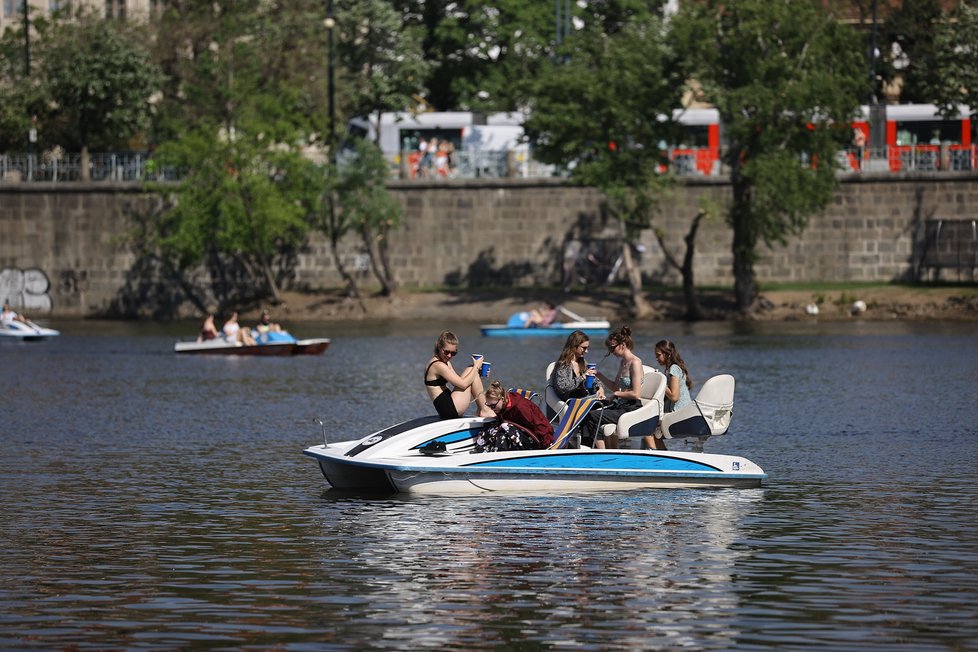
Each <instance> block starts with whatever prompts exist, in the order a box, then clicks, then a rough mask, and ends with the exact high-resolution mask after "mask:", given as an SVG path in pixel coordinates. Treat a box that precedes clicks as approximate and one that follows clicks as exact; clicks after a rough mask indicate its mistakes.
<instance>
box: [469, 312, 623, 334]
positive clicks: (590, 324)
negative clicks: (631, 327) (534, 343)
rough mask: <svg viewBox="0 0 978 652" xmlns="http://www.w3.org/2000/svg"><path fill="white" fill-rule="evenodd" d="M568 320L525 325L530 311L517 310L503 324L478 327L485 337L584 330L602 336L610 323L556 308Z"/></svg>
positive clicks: (564, 332)
mask: <svg viewBox="0 0 978 652" xmlns="http://www.w3.org/2000/svg"><path fill="white" fill-rule="evenodd" d="M557 309H558V310H559V311H560V312H561V313H562V314H563V316H564V317H567V318H568V319H569V321H562V322H561V321H554V322H553V323H552V324H550V325H549V326H532V327H527V326H524V324H526V323H527V321H528V320H529V319H530V313H528V312H517V313H514V314H512V315H510V317H509V319H508V320H507V321H506V323H505V324H482V325H481V326H479V329H480V330H481V331H482V334H483V335H485V336H486V337H534V336H536V337H539V336H551V337H552V336H564V337H566V336H567V335H569V334H570V333H572V332H573V331H577V330H580V331H584V332H585V333H587V334H588V335H589V336H592V337H602V336H605V335H607V334H608V330H609V329H610V328H611V324H610V323H609V322H608V320H607V319H604V318H602V317H581V316H580V315H578V314H576V313H573V312H571V311H570V310H568V309H566V308H564V307H562V306H561V307H558V308H557Z"/></svg>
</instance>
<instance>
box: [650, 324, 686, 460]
mask: <svg viewBox="0 0 978 652" xmlns="http://www.w3.org/2000/svg"><path fill="white" fill-rule="evenodd" d="M655 360H656V362H658V363H659V366H661V367H662V373H664V374H665V375H666V396H665V401H663V406H662V411H663V412H675V411H676V410H678V409H680V408H683V407H686V406H687V405H689V404H690V403H692V402H693V399H692V398H691V397H690V395H689V390H691V389H692V388H693V379H692V378H690V377H689V371H687V370H686V363H685V362H684V361H683V357H682V356H681V355H679V350H678V349H677V348H676V345H675V344H673V343H672V342H670V341H669V340H659V341H658V342H656V343H655ZM642 441H643V442H644V443H645V445H646V446H648V447H649V448H655V449H658V450H666V442H665V440H663V439H657V438H656V437H653V436H652V435H646V436H645V437H643V438H642Z"/></svg>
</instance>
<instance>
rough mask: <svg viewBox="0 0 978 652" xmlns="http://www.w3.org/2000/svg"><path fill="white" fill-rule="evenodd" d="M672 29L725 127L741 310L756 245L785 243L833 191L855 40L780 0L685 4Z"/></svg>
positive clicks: (854, 104) (752, 283) (851, 90)
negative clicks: (693, 65) (761, 243)
mask: <svg viewBox="0 0 978 652" xmlns="http://www.w3.org/2000/svg"><path fill="white" fill-rule="evenodd" d="M674 29H675V30H676V32H677V37H678V38H677V40H678V42H680V43H682V44H683V46H682V50H683V53H684V55H685V56H686V57H688V58H689V60H690V61H692V62H694V64H695V66H696V70H695V73H694V76H695V78H696V80H697V81H698V82H699V84H700V87H701V89H702V94H703V97H704V99H706V100H707V101H709V102H711V103H712V104H713V105H715V106H716V107H717V109H718V110H719V113H720V120H721V122H722V123H723V125H724V130H725V131H724V136H725V138H726V141H727V151H726V161H727V164H728V165H729V168H730V180H731V184H732V189H733V196H732V200H731V204H730V209H729V213H728V215H727V221H728V223H729V224H730V226H731V228H732V229H733V275H734V289H735V293H736V298H737V306H738V308H739V309H740V310H741V311H742V312H747V311H749V310H750V308H751V307H752V305H753V304H754V301H755V300H756V298H757V281H756V278H755V273H754V262H755V261H756V259H757V246H758V244H759V243H760V242H764V243H765V244H766V245H768V246H770V245H772V244H773V243H775V242H779V243H785V242H786V238H787V237H788V236H789V235H792V234H798V233H800V232H801V231H802V230H803V229H804V227H805V224H806V220H807V217H808V216H809V215H810V214H812V213H813V212H815V211H818V210H820V209H821V208H823V207H824V206H826V204H827V203H828V202H829V201H830V200H831V198H832V195H833V192H834V190H835V188H836V185H837V183H838V182H837V179H836V169H835V163H834V161H835V156H836V154H837V152H838V151H839V150H840V149H841V148H842V147H843V146H845V145H846V144H847V143H848V141H849V138H850V135H851V128H850V127H849V125H850V124H851V121H852V119H853V117H854V116H855V112H856V110H857V109H858V105H859V98H861V97H864V96H865V90H866V88H867V86H866V84H867V79H866V74H865V64H864V61H863V58H862V53H861V51H860V47H859V42H860V41H859V39H858V37H857V36H856V35H855V34H854V33H853V32H852V30H851V29H850V28H848V27H846V26H844V25H842V24H841V23H838V22H836V21H834V20H833V19H832V18H831V16H829V15H826V14H824V13H822V12H821V10H820V9H818V8H817V7H816V5H815V4H813V3H807V2H791V1H788V0H776V1H773V2H772V1H770V0H738V1H736V2H721V1H720V0H709V1H708V2H704V3H689V4H684V6H683V10H682V12H681V13H680V14H679V15H678V16H677V17H676V18H675V19H674Z"/></svg>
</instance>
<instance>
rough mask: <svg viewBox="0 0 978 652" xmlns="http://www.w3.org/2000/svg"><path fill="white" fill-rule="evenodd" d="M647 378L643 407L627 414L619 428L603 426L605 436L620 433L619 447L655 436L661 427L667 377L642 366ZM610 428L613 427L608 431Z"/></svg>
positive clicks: (620, 422) (644, 382)
mask: <svg viewBox="0 0 978 652" xmlns="http://www.w3.org/2000/svg"><path fill="white" fill-rule="evenodd" d="M642 368H643V369H644V371H645V376H644V378H643V380H642V394H641V397H642V398H641V400H642V407H640V408H638V409H637V410H632V411H631V412H626V413H625V414H623V415H621V418H619V419H618V426H617V428H615V426H614V424H608V425H606V426H602V428H603V429H604V433H605V435H606V436H607V435H609V434H614V433H615V431H616V430H617V433H618V446H619V447H620V448H629V444H630V443H631V442H630V439H631V438H632V437H636V441H639V440H640V439H641V438H642V437H645V436H646V435H654V434H655V431H656V430H657V429H658V427H659V421H660V420H661V418H662V409H663V404H664V403H663V401H664V398H665V395H666V377H665V375H663V374H662V372H660V371H658V370H656V369H653V368H652V367H649V366H648V365H642ZM608 426H611V428H610V429H608Z"/></svg>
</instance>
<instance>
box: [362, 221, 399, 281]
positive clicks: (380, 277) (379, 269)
mask: <svg viewBox="0 0 978 652" xmlns="http://www.w3.org/2000/svg"><path fill="white" fill-rule="evenodd" d="M360 236H361V238H362V239H363V244H364V246H365V247H366V248H367V252H368V253H369V254H370V269H371V270H372V271H373V273H374V276H375V277H376V278H377V281H379V282H380V294H381V295H382V296H385V297H391V296H394V291H395V289H396V287H395V284H394V281H393V279H392V278H391V274H390V267H389V265H388V262H387V260H386V256H385V254H384V253H382V249H383V240H384V237H383V236H382V235H379V236H377V238H374V237H373V233H372V232H371V231H370V229H368V228H367V227H363V228H362V229H361V230H360Z"/></svg>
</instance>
